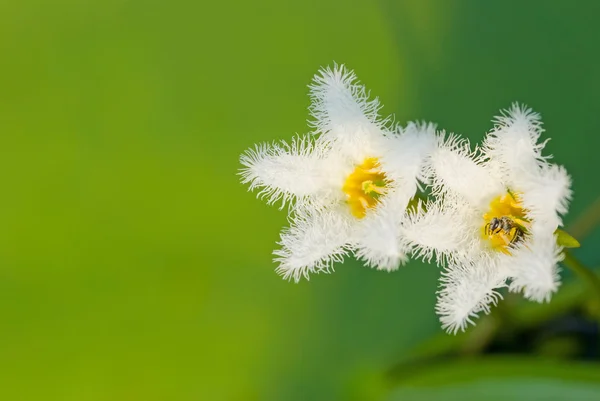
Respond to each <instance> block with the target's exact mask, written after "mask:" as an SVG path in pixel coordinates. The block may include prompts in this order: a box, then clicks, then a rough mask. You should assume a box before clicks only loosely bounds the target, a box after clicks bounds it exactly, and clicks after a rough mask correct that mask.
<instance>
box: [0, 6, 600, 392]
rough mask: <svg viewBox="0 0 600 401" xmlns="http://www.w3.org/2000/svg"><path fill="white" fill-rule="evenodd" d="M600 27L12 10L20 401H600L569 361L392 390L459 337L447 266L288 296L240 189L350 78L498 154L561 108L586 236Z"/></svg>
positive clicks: (1, 360)
mask: <svg viewBox="0 0 600 401" xmlns="http://www.w3.org/2000/svg"><path fill="white" fill-rule="evenodd" d="M599 16H600V3H599V2H597V1H593V0H590V1H584V0H581V1H543V0H537V1H535V0H532V1H527V2H524V1H518V0H510V1H502V2H485V1H475V0H456V1H443V0H440V1H433V0H411V1H408V0H407V1H392V0H380V1H372V2H368V1H364V2H347V1H342V0H322V1H303V2H281V1H275V0H272V1H264V0H261V1H258V2H244V1H237V2H226V1H223V2H208V1H206V2H204V1H192V0H174V1H152V0H146V1H141V0H120V1H119V0H102V1H101V0H55V1H32V0H20V1H15V0H12V1H10V0H4V1H0V52H1V53H0V54H1V58H0V138H1V139H0V152H1V156H0V166H1V169H2V171H3V178H2V183H3V185H4V186H3V188H4V190H3V195H2V197H1V200H0V222H1V227H2V228H1V229H0V298H1V302H0V399H1V400H73V401H75V400H82V401H84V400H148V401H153V400H165V401H178V400H211V401H213V400H214V401H220V400H261V401H262V400H326V401H332V400H371V399H374V400H375V399H380V398H381V399H385V398H388V397H390V399H392V398H393V399H398V400H413V399H414V400H421V399H431V400H439V399H454V398H452V397H456V399H474V400H479V399H486V398H487V399H496V398H491V397H492V395H493V396H495V397H500V398H497V399H521V398H519V397H522V399H526V400H534V399H538V398H536V397H541V398H539V399H599V398H594V395H598V394H600V385H598V380H599V378H600V375H598V374H597V372H598V370H597V369H598V368H596V367H594V366H587V365H585V366H579V365H577V369H581V373H573V372H579V371H578V370H575V371H573V370H572V369H571V367H569V369H568V370H569V371H570V372H571V374H567V373H565V377H563V373H561V372H562V371H563V370H565V369H563V367H564V366H571V365H569V364H570V362H569V363H567V362H565V363H564V364H560V363H559V364H557V366H556V369H555V371H553V372H552V373H551V374H548V375H545V374H540V373H539V371H540V370H538V367H539V366H541V365H540V364H537V365H535V361H534V365H532V366H533V367H532V368H531V369H523V372H519V373H517V374H516V375H513V376H517V377H512V378H511V379H510V380H508V379H507V381H504V382H503V381H502V379H501V376H502V373H498V372H502V371H503V370H502V369H504V367H503V366H500V367H494V366H492V367H490V368H489V372H491V373H489V375H488V376H490V377H487V378H486V379H485V380H478V379H477V377H476V375H477V374H478V373H479V372H480V371H481V370H482V369H481V368H480V367H481V366H483V365H479V364H476V365H475V368H469V367H468V366H467V367H464V366H463V368H464V370H465V372H466V373H464V374H463V379H464V378H467V379H468V378H471V379H472V380H471V381H470V382H468V380H467V383H465V381H464V380H459V381H460V383H458V384H452V383H449V384H447V385H448V386H449V388H445V387H444V386H445V385H446V384H444V383H442V384H440V383H441V382H439V381H438V379H436V378H435V377H436V376H435V373H434V374H433V377H434V379H432V380H430V381H429V382H428V381H427V380H425V379H423V380H425V381H424V382H423V383H425V384H421V385H417V384H415V385H414V386H412V385H411V386H409V387H399V388H398V389H390V388H389V385H388V384H385V383H384V379H383V378H382V372H385V371H386V370H387V369H388V368H389V366H392V365H394V364H395V363H396V362H397V361H398V360H401V359H402V358H404V357H405V356H406V355H408V354H409V353H410V352H411V351H412V350H414V349H415V347H417V346H418V345H419V344H421V343H422V342H423V341H424V340H426V339H428V338H430V337H432V336H436V335H440V333H441V329H440V327H439V324H438V322H437V318H436V316H435V314H434V309H433V306H434V302H435V290H436V287H437V281H436V280H437V277H438V270H437V268H436V267H435V266H428V265H421V264H418V263H413V264H410V265H408V266H406V267H404V268H402V269H401V270H400V271H397V272H395V273H392V274H387V273H382V272H376V271H373V270H369V269H366V268H364V267H361V266H360V264H358V263H356V262H354V261H349V262H348V263H345V264H344V265H340V266H338V267H337V269H336V272H335V274H332V275H317V276H313V278H312V279H311V281H310V282H302V283H300V284H297V285H295V284H291V283H287V282H284V281H282V280H281V279H280V278H279V277H278V276H277V275H276V274H275V273H274V271H273V270H274V267H275V266H274V264H273V263H272V262H271V251H272V250H273V248H274V246H275V242H276V241H277V239H278V232H279V229H280V228H281V227H282V226H283V225H284V224H286V220H285V219H286V216H285V213H283V212H280V211H278V210H277V208H274V207H268V206H266V205H265V204H264V202H261V201H258V200H256V199H255V198H254V195H253V194H251V193H248V192H247V191H246V188H245V187H244V186H242V185H241V184H240V183H239V181H238V177H237V176H236V172H237V169H238V168H239V162H238V158H239V154H240V153H241V152H243V151H244V149H246V148H248V147H250V146H252V145H253V144H254V143H256V142H261V141H267V140H272V139H285V138H290V137H291V136H292V135H293V134H294V133H296V132H298V133H301V132H305V131H306V130H307V126H306V119H307V118H308V112H307V106H308V104H309V99H308V97H307V85H308V84H309V82H310V80H311V78H312V76H313V74H314V73H316V72H317V70H318V69H319V67H321V66H325V65H329V64H331V63H332V62H333V61H336V62H338V63H345V64H347V65H348V66H349V67H350V68H351V69H354V70H355V71H356V73H357V75H358V77H359V78H360V79H361V80H362V81H363V82H364V83H365V85H367V87H368V88H369V89H370V90H371V91H372V93H373V94H374V95H377V96H379V98H380V99H381V101H382V102H383V104H384V105H385V108H384V110H383V112H384V113H390V114H392V113H393V114H394V115H395V116H396V119H397V121H400V122H404V121H407V120H414V119H419V120H420V119H426V120H430V121H435V122H437V123H438V124H439V126H440V127H443V128H445V129H447V130H449V131H454V132H458V133H462V134H464V135H467V136H469V137H470V138H472V139H473V140H476V141H478V140H480V139H481V138H482V136H483V134H484V133H485V131H486V130H488V129H489V128H490V127H491V122H490V120H491V117H492V116H494V115H495V114H497V112H498V110H499V109H501V108H506V107H508V106H509V105H510V103H511V102H513V101H520V102H525V103H526V104H528V105H530V106H531V107H533V108H534V109H535V110H537V111H539V112H541V113H542V116H543V118H544V121H545V124H546V125H545V126H546V129H547V131H548V134H549V136H551V137H552V141H551V142H550V143H549V144H548V147H547V149H549V151H550V152H551V153H553V154H555V160H556V162H558V163H561V164H564V165H565V166H566V167H567V168H568V170H569V172H570V173H571V174H572V176H573V179H574V186H573V187H574V191H575V196H574V199H573V202H572V207H571V212H570V214H569V216H568V217H567V219H566V221H567V223H569V222H571V221H573V220H574V219H575V218H576V217H577V216H578V215H579V214H580V213H581V212H582V211H583V210H584V209H585V208H586V207H588V206H589V205H590V204H591V203H592V202H593V201H594V200H595V199H596V197H598V195H600V191H599V189H598V188H599V187H598V167H597V157H598V145H599V144H600V143H599V141H600V140H599V139H598V132H599V131H600V119H598V109H599V106H600V101H599V100H598V93H600V68H599V63H600V52H599V50H600V49H599V46H600V25H599V24H598V18H599ZM599 240H600V238H598V235H597V233H596V234H594V235H592V236H590V237H588V238H585V239H584V240H583V245H584V247H583V248H582V250H581V251H580V252H579V255H580V256H581V257H582V258H583V259H585V260H586V261H587V262H588V263H591V264H600V260H598V253H597V252H595V249H597V248H596V247H597V246H598V243H599V242H600V241H599ZM566 281H569V279H568V278H567V280H566ZM536 360H537V359H536ZM460 362H461V363H463V362H465V361H463V360H461V361H460ZM467 362H468V361H467ZM465 363H466V362H465ZM544 365H545V366H547V365H546V364H544ZM461 366H462V365H461ZM486 366H487V365H486ZM536 366H537V367H536ZM469 369H470V370H469ZM451 370H452V371H454V372H457V370H456V369H455V368H451ZM458 370H459V371H460V369H458ZM484 370H485V369H484ZM505 370H506V369H505ZM508 371H512V368H510V369H508ZM440 375H441V376H442V377H449V376H448V375H447V374H444V373H440ZM474 375H475V376H474ZM538 376H539V377H538ZM567 376H568V377H567ZM442 381H443V380H442ZM416 382H418V380H417V381H416ZM427 383H429V384H427ZM503 391H504V393H503ZM544 394H545V395H546V396H547V397H545V396H544ZM561 394H562V396H564V397H566V398H560V397H562V396H561ZM567 394H568V396H567ZM540 395H541V396H540ZM550 395H552V396H554V397H559V398H550ZM574 395H577V396H578V397H579V398H577V397H574ZM446 397H447V398H446ZM468 397H472V398H468ZM588 397H590V398H588ZM599 397H600V396H599Z"/></svg>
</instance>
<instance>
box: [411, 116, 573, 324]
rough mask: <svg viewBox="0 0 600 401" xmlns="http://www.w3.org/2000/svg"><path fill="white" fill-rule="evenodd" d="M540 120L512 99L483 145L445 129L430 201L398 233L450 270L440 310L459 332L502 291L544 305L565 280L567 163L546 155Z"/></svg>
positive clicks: (433, 160) (435, 156)
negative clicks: (561, 234)
mask: <svg viewBox="0 0 600 401" xmlns="http://www.w3.org/2000/svg"><path fill="white" fill-rule="evenodd" d="M543 131H544V130H543V128H542V122H541V120H540V116H539V115H538V114H536V113H534V112H533V111H531V110H530V109H528V108H525V107H524V106H519V105H516V104H515V105H513V106H512V107H511V108H510V109H509V110H507V111H505V112H504V113H503V114H502V115H501V116H500V117H497V118H496V119H495V126H494V128H493V130H492V131H491V132H489V133H488V134H487V136H486V138H485V141H484V142H483V146H482V147H481V148H478V149H476V150H475V151H471V148H470V145H469V142H468V141H467V140H464V139H459V138H458V137H456V136H454V135H445V134H443V133H442V134H440V135H439V141H440V144H439V146H438V147H437V148H436V149H435V150H434V151H433V152H432V153H431V154H430V157H429V159H428V160H429V161H428V164H427V167H426V170H427V171H428V174H429V175H430V176H431V177H432V181H431V190H432V194H433V198H434V200H433V201H431V202H430V203H428V204H427V205H425V209H426V211H425V212H420V213H417V214H414V215H411V216H409V219H410V220H411V223H410V224H405V225H404V226H403V229H402V235H403V238H406V239H408V240H409V241H410V243H411V244H412V246H413V250H414V253H415V254H416V255H418V256H421V257H423V258H424V259H426V260H431V259H432V258H434V259H436V260H437V262H438V263H439V264H442V265H443V266H444V267H445V269H444V271H443V273H442V278H441V289H440V290H439V291H438V302H437V306H436V310H437V313H438V314H439V315H440V320H441V322H442V326H443V328H445V329H446V330H448V331H449V332H453V333H456V332H457V331H458V330H464V329H465V328H466V326H467V324H469V323H471V324H473V323H474V320H473V319H474V318H476V317H477V315H478V313H480V312H484V313H489V312H490V307H491V306H492V305H495V304H496V303H497V301H498V300H499V299H500V298H501V294H500V293H499V292H498V289H499V288H501V287H508V288H509V290H510V291H514V292H522V293H523V295H524V296H525V297H526V298H528V299H530V300H533V301H537V302H544V301H548V300H549V299H550V297H551V295H552V293H554V292H555V291H556V290H557V288H558V286H559V284H560V276H559V271H558V262H559V261H560V260H561V259H562V253H561V250H562V249H561V247H560V246H559V245H558V244H557V238H556V235H555V232H556V230H557V228H558V227H560V226H561V225H562V220H561V216H562V215H564V214H565V213H566V212H567V208H568V201H569V199H570V196H571V190H570V186H571V180H570V177H569V175H568V174H567V172H566V171H565V169H564V168H563V167H562V166H558V165H556V164H552V163H550V156H544V155H542V150H543V148H544V145H545V144H546V141H542V142H540V137H541V135H542V133H543Z"/></svg>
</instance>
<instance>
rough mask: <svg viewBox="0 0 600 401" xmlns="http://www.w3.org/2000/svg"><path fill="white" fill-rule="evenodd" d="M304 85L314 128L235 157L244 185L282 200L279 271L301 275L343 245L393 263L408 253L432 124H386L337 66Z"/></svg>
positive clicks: (335, 258)
mask: <svg viewBox="0 0 600 401" xmlns="http://www.w3.org/2000/svg"><path fill="white" fill-rule="evenodd" d="M310 90H311V98H312V105H311V107H310V110H311V112H312V116H313V117H314V121H312V122H311V124H312V126H313V127H314V128H315V131H314V133H312V134H308V135H305V136H298V137H296V138H294V139H293V140H292V142H291V143H286V142H283V141H282V142H276V143H272V144H261V145H258V146H256V147H255V148H253V149H250V150H248V151H247V152H246V153H245V154H243V155H242V157H241V163H242V164H243V165H244V168H243V169H242V171H241V173H240V174H241V176H242V182H243V183H247V184H249V185H250V189H257V190H259V192H258V196H259V197H262V198H265V199H266V200H267V202H268V203H270V204H272V203H276V202H278V201H281V207H282V208H283V207H284V206H285V205H288V206H289V212H290V219H289V220H290V227H289V228H287V229H284V230H283V232H282V234H281V241H280V242H279V244H280V245H281V249H279V250H277V251H275V252H274V254H275V255H276V259H275V260H276V261H277V262H279V267H278V268H277V271H278V272H279V273H280V274H282V275H283V277H284V278H286V279H292V278H293V279H294V280H295V281H299V280H300V278H301V277H302V276H304V277H306V278H307V279H308V277H309V273H311V272H329V271H331V270H332V268H333V266H332V265H333V263H334V262H341V261H342V260H343V258H344V256H346V255H347V254H348V253H349V252H353V253H354V254H355V255H356V256H357V257H358V258H360V259H361V260H363V261H365V262H366V264H367V265H369V266H372V267H377V268H378V269H383V270H394V269H396V268H397V267H398V265H399V264H400V263H403V262H404V261H405V260H406V258H407V257H406V251H407V249H406V245H405V244H406V242H405V241H401V240H400V239H399V237H398V235H399V226H400V225H401V224H402V222H403V219H404V218H405V216H406V208H407V205H408V204H409V202H410V200H411V199H412V198H413V197H414V195H415V192H416V191H417V188H418V182H417V179H419V178H421V170H422V162H423V160H424V157H425V156H426V154H427V153H429V152H430V151H431V150H432V149H433V147H434V146H435V144H436V139H435V135H434V133H435V127H433V126H432V125H426V124H421V125H419V124H409V125H408V126H407V127H406V128H395V129H394V130H393V132H392V131H390V130H389V129H388V128H386V124H387V123H388V122H389V119H385V120H382V119H381V118H380V117H379V114H378V113H379V110H380V108H381V106H380V104H379V101H378V100H377V99H373V100H370V99H369V96H368V93H367V92H366V91H365V88H364V86H362V85H360V84H359V83H358V82H357V81H356V77H355V75H354V73H352V72H348V71H347V70H346V69H345V67H344V66H339V67H338V66H335V67H334V68H333V69H330V68H327V69H324V70H321V71H320V74H319V75H317V76H316V77H315V79H314V81H313V84H312V85H311V86H310ZM388 125H389V124H388Z"/></svg>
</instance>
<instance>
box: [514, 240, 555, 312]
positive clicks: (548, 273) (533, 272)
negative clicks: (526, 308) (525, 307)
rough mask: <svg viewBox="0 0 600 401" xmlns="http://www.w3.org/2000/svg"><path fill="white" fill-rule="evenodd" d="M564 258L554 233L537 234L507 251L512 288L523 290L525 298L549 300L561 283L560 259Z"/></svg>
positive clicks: (516, 290) (539, 300) (541, 300)
mask: <svg viewBox="0 0 600 401" xmlns="http://www.w3.org/2000/svg"><path fill="white" fill-rule="evenodd" d="M563 258H564V255H563V254H562V248H560V247H559V246H558V245H557V244H556V238H555V237H554V235H552V234H549V235H545V236H544V235H541V234H540V235H534V236H532V237H531V240H530V241H528V242H526V243H524V244H523V245H522V246H520V247H518V248H517V249H515V250H514V251H512V256H506V255H504V257H503V259H504V261H503V262H504V263H506V264H507V266H508V267H509V269H510V271H511V278H512V282H511V283H510V290H511V291H513V292H522V293H523V295H524V296H525V298H527V299H530V300H532V301H537V302H549V301H550V298H551V297H552V294H553V293H555V292H556V291H557V290H558V287H559V286H560V274H559V267H558V263H559V262H560V261H561V260H562V259H563Z"/></svg>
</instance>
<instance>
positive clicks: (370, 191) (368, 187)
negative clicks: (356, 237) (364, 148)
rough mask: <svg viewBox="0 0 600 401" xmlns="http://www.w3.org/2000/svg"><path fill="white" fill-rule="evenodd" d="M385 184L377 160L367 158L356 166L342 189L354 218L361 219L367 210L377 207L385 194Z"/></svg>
mask: <svg viewBox="0 0 600 401" xmlns="http://www.w3.org/2000/svg"><path fill="white" fill-rule="evenodd" d="M386 183H387V181H386V177H385V174H384V173H383V172H381V170H380V165H379V161H378V160H377V158H375V157H368V158H366V159H365V160H364V161H363V162H362V164H360V165H358V166H356V168H355V169H354V171H353V172H352V173H351V174H350V175H349V176H348V177H347V178H346V181H345V182H344V186H343V187H342V191H344V193H345V194H346V195H347V197H348V199H347V202H348V205H349V206H350V211H351V212H352V214H353V215H354V217H356V218H359V219H362V218H363V217H365V215H366V214H367V209H370V208H372V207H374V206H375V205H377V203H378V202H379V197H380V196H381V195H383V194H384V193H385V186H386Z"/></svg>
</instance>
